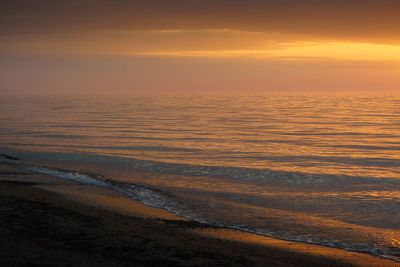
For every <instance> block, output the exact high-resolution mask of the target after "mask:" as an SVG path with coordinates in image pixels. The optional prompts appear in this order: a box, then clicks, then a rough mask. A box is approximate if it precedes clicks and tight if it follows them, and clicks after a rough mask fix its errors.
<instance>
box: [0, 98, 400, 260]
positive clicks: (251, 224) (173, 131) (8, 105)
mask: <svg viewBox="0 0 400 267" xmlns="http://www.w3.org/2000/svg"><path fill="white" fill-rule="evenodd" d="M0 153H4V154H10V155H13V156H17V157H19V158H21V159H22V160H20V161H12V160H7V159H0V163H5V164H14V165H16V166H17V167H21V168H27V169H31V170H34V171H37V172H40V173H48V174H52V175H56V176H58V177H61V178H65V179H70V180H75V181H78V182H82V183H91V184H97V185H99V186H106V187H110V188H113V189H115V190H119V191H121V192H123V193H125V194H126V195H128V196H130V197H131V198H133V199H137V200H140V201H142V202H143V203H144V204H146V205H151V206H157V207H162V208H165V209H168V210H170V211H172V212H174V213H176V214H178V215H180V216H183V217H187V218H191V219H193V220H197V221H202V222H208V223H212V224H218V225H225V226H229V227H233V228H237V229H242V230H245V231H251V232H255V233H258V234H263V235H268V236H273V237H278V238H282V239H290V240H298V241H302V242H309V243H318V244H323V245H326V246H332V247H337V248H343V249H348V250H355V251H362V252H367V253H372V254H375V255H379V256H384V257H388V258H392V259H397V260H399V259H400V95H397V96H396V95H374V94H370V95H368V94H363V95H362V94H359V95H355V94H353V95H262V96H232V97H225V96H224V97H223V96H213V97H205V96H202V97H166V96H165V97H47V98H44V97H1V98H0Z"/></svg>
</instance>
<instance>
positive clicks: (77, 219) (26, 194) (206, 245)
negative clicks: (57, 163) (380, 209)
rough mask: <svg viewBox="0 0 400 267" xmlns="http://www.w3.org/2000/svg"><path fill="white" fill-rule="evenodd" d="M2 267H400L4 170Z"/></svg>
mask: <svg viewBox="0 0 400 267" xmlns="http://www.w3.org/2000/svg"><path fill="white" fill-rule="evenodd" d="M0 233H1V236H0V266H399V265H400V264H399V263H395V262H393V261H389V260H384V259H381V258H378V257H373V256H370V255H366V254H361V253H354V252H348V251H343V250H339V249H332V248H327V247H322V246H317V245H307V244H303V243H297V242H288V241H282V240H277V239H273V238H268V237H263V236H258V235H254V234H249V233H244V232H240V231H235V230H230V229H224V228H218V227H212V226H208V225H204V224H200V223H196V222H192V221H188V220H185V219H182V218H179V217H176V216H174V215H173V214H171V213H169V212H167V211H164V210H161V209H156V208H150V207H146V206H143V205H142V204H140V203H138V202H136V201H133V200H130V199H128V198H126V197H124V196H122V195H120V194H119V193H117V192H114V191H111V190H108V189H104V188H98V187H94V186H88V185H78V184H75V183H72V182H69V181H65V180H61V179H58V178H54V177H50V176H46V175H37V174H34V173H30V172H26V171H21V170H18V169H14V168H12V167H8V166H3V165H0Z"/></svg>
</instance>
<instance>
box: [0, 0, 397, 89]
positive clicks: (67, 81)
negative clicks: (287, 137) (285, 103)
mask: <svg viewBox="0 0 400 267" xmlns="http://www.w3.org/2000/svg"><path fill="white" fill-rule="evenodd" d="M0 4H1V9H0V93H6V94H8V93H16V94H35V93H38V94H43V93H44V94H58V93H74V94H75V93H77V94H80V93H88V94H100V93H106V94H118V93H124V94H125V93H133V94H135V93H137V94H147V93H155V94H170V93H189V94H191V93H195V94H197V93H263V92H315V91H317V92H353V91H357V92H358V91H362V92H364V91H369V92H370V91H372V92H380V91H397V90H398V89H399V87H400V75H399V72H400V34H399V33H398V30H399V29H400V16H399V15H398V12H399V10H400V1H395V0H391V1H388V0H264V1H261V0H229V1H226V0H225V1H224V0H146V1H135V0H108V1H106V0H80V1H71V0H70V1H62V0H57V1H54V0H35V1H30V0H25V1H22V0H0Z"/></svg>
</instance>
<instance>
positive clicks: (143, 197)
mask: <svg viewBox="0 0 400 267" xmlns="http://www.w3.org/2000/svg"><path fill="white" fill-rule="evenodd" d="M0 163H1V164H6V165H11V166H14V167H17V168H21V169H25V170H30V171H32V172H35V173H40V174H45V175H50V176H54V177H58V178H61V179H66V180H69V181H73V182H76V183H80V184H88V185H94V186H100V187H105V188H110V189H112V190H116V191H118V192H120V193H122V194H124V195H126V196H127V197H129V198H131V199H133V200H137V201H140V202H141V203H142V204H144V205H146V206H150V207H156V208H162V209H165V210H168V211H170V212H171V213H173V214H175V215H176V216H179V217H183V218H187V219H189V220H193V221H197V222H201V223H205V224H209V225H213V226H220V227H226V228H231V229H236V230H240V231H245V232H249V233H254V234H258V235H263V236H269V237H273V238H278V239H282V240H287V241H296V242H304V243H309V244H318V245H323V246H327V247H334V248H339V249H344V250H348V251H355V252H361V253H367V254H371V255H375V256H379V257H384V258H387V259H391V260H394V261H397V262H400V255H399V254H400V252H399V249H398V248H397V247H382V246H371V245H367V244H362V243H346V242H339V241H338V240H327V239H324V240H322V239H320V238H313V237H312V236H310V235H293V233H290V232H289V231H287V232H284V231H281V232H279V233H277V232H269V231H268V230H266V229H252V228H251V227H249V226H247V225H244V224H243V225H242V224H241V225H229V224H226V223H225V224H224V223H220V222H217V221H213V220H212V219H210V218H209V217H204V216H202V215H201V214H196V213H194V212H192V211H191V210H190V208H188V207H187V206H186V205H185V204H183V203H180V202H177V201H174V200H172V199H170V198H169V197H168V196H166V195H165V194H163V192H161V191H160V192H159V191H158V190H155V189H152V188H148V187H145V186H142V185H137V184H134V183H128V182H122V181H116V180H113V179H109V178H107V177H104V176H102V175H99V174H94V173H86V172H81V171H73V170H66V169H60V168H54V167H48V166H42V165H37V164H33V163H29V162H26V161H22V160H20V159H18V158H16V157H13V156H8V155H5V154H0ZM142 163H143V162H142ZM145 163H146V164H151V165H153V164H154V162H145ZM153 166H154V165H153ZM192 167H194V166H192ZM197 167H198V169H197V170H194V172H195V173H196V172H198V173H199V174H200V175H204V169H202V168H201V166H197ZM192 171H193V169H192ZM214 171H215V170H214ZM209 172H213V170H209ZM236 172H237V170H236ZM192 173H193V172H192Z"/></svg>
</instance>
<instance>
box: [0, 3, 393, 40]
mask: <svg viewBox="0 0 400 267" xmlns="http://www.w3.org/2000/svg"><path fill="white" fill-rule="evenodd" d="M1 6H2V8H1V11H0V17H1V22H2V23H1V24H0V25H1V26H0V33H1V35H2V36H3V37H4V36H7V35H8V36H10V35H11V36H15V35H35V36H38V35H45V36H48V35H65V34H73V33H82V32H83V33H85V32H92V31H99V30H153V31H159V32H160V33H161V32H163V31H170V32H171V31H179V30H180V29H210V30H220V29H234V30H237V31H247V32H269V33H276V32H278V33H283V34H304V35H310V36H316V37H321V38H333V39H341V40H342V39H343V40H361V41H368V42H382V41H385V42H400V36H399V35H398V27H399V25H400V16H398V10H400V2H399V1H394V0H346V1H345V0H335V1H332V0H329V1H328V0H302V1H299V0H265V1H261V0H249V1H243V0H229V1H222V0H201V1H200V0H180V1H178V0H169V1H165V0H147V1H134V0H131V1H128V0H109V1H105V0H82V1H51V0H36V1H22V0H2V1H1Z"/></svg>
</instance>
